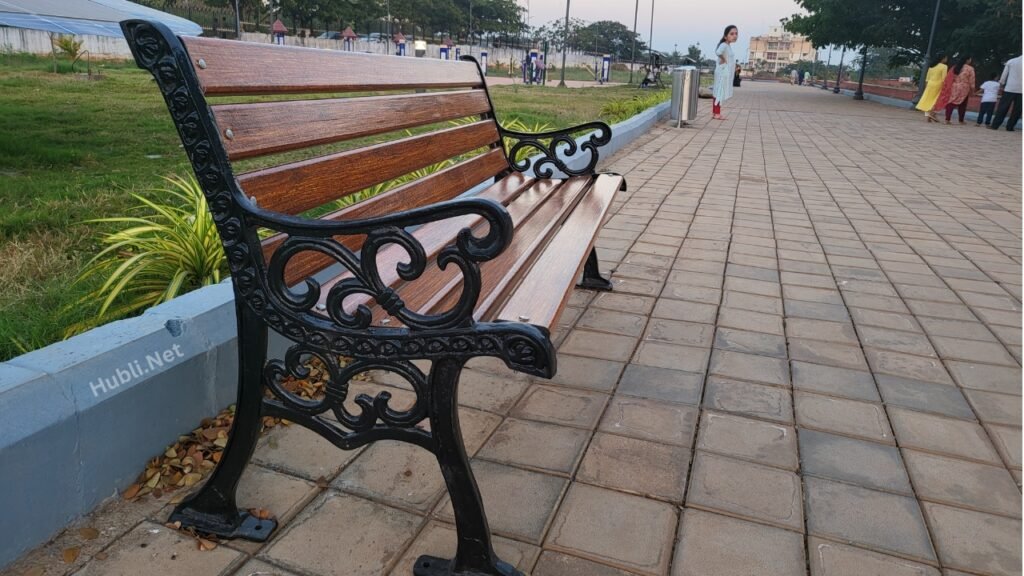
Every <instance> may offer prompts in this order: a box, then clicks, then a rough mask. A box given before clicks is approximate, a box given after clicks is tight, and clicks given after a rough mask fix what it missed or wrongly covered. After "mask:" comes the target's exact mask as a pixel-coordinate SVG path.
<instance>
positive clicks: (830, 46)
mask: <svg viewBox="0 0 1024 576" xmlns="http://www.w3.org/2000/svg"><path fill="white" fill-rule="evenodd" d="M829 66H832V45H831V44H829V45H828V61H827V62H825V73H824V74H822V76H824V77H825V82H824V83H823V84H822V85H821V89H822V90H828V69H829Z"/></svg>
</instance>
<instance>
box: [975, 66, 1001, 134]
mask: <svg viewBox="0 0 1024 576" xmlns="http://www.w3.org/2000/svg"><path fill="white" fill-rule="evenodd" d="M978 92H980V93H981V109H980V110H978V123H977V124H976V126H981V123H982V119H984V121H985V126H990V125H991V124H992V114H993V113H995V111H996V101H998V100H999V74H993V75H992V78H990V79H989V80H988V81H987V82H983V83H982V85H981V89H980V90H978Z"/></svg>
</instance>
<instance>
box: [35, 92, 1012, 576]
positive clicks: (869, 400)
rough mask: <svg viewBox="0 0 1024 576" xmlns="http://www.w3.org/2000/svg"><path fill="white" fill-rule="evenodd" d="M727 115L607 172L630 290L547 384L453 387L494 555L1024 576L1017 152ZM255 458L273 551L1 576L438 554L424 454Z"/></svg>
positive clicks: (851, 125)
mask: <svg viewBox="0 0 1024 576" xmlns="http://www.w3.org/2000/svg"><path fill="white" fill-rule="evenodd" d="M705 105H706V102H702V103H701V106H702V108H701V111H702V114H703V113H704V112H706V111H705V110H704V106H705ZM726 114H727V115H728V116H729V119H728V120H727V121H725V122H712V121H710V120H707V119H706V117H707V115H706V114H704V115H703V116H702V119H701V120H700V121H699V122H697V124H696V125H695V126H693V127H689V128H685V129H682V130H675V129H669V128H665V127H662V128H657V129H655V130H653V131H652V132H651V133H650V135H649V136H647V137H645V138H643V139H642V140H641V141H639V142H637V143H636V144H635V145H634V146H632V147H631V148H630V149H628V150H626V151H624V152H622V153H621V154H619V155H617V156H616V157H615V158H613V159H612V161H611V162H610V163H608V165H607V168H608V169H610V170H616V171H619V172H623V173H625V174H626V177H627V179H628V182H629V186H630V191H629V192H628V193H627V194H624V195H623V196H622V197H621V200H620V201H619V202H618V204H617V206H616V211H615V214H614V216H612V217H611V219H610V220H609V221H608V223H607V225H606V226H605V228H604V231H603V232H602V234H601V239H600V240H599V242H598V245H599V247H600V248H601V250H602V252H601V254H602V257H603V258H604V259H605V261H606V266H607V267H608V268H615V274H614V277H615V282H616V286H617V291H616V292H614V293H609V294H600V295H598V296H596V297H595V295H594V294H593V293H588V292H582V291H581V292H578V293H577V294H575V295H574V297H573V298H572V303H571V304H572V306H571V307H570V308H569V309H568V310H567V311H566V313H565V315H564V319H563V327H562V329H561V330H560V332H559V334H558V339H559V342H560V345H561V351H560V371H559V374H558V376H557V378H556V379H555V380H554V381H553V382H546V381H534V380H531V379H527V378H522V377H517V376H515V375H512V374H510V373H508V372H507V371H505V370H503V369H501V368H500V367H497V366H496V365H495V364H494V363H490V362H474V364H473V367H474V368H473V370H470V371H468V372H467V373H466V374H465V377H464V379H463V389H462V398H463V402H464V404H465V410H464V413H463V419H464V426H463V427H464V429H465V434H466V440H467V443H468V445H469V450H470V451H471V452H472V453H473V454H475V464H474V467H475V470H476V472H477V475H478V480H479V483H480V485H481V488H482V490H483V494H484V499H485V501H486V505H487V509H488V512H489V514H490V518H491V525H492V528H493V531H494V532H496V533H497V534H499V535H500V537H499V538H498V540H497V549H498V551H499V553H500V554H501V555H502V556H503V557H504V558H505V559H506V560H508V561H510V562H512V563H515V564H516V565H518V566H519V568H521V569H523V570H525V571H532V573H533V574H534V575H535V576H573V575H577V576H622V575H627V574H644V575H666V574H668V575H672V576H789V575H797V574H807V573H808V571H809V573H810V574H813V575H815V576H871V575H876V576H939V575H940V574H942V575H943V576H963V575H964V574H984V575H989V574H991V575H1003V574H1020V573H1021V520H1020V517H1021V492H1020V488H1019V483H1020V480H1021V398H1020V395H1021V368H1020V355H1021V302H1020V299H1021V265H1020V261H1021V188H1020V182H1021V164H1020V158H1021V140H1020V138H1019V136H1017V135H1016V134H1007V133H1006V132H999V133H993V132H991V131H987V130H984V129H979V128H975V127H973V126H962V127H961V126H950V127H947V126H937V125H934V124H933V125H926V124H925V123H924V122H923V121H921V119H920V118H919V116H918V115H916V114H912V113H910V112H906V111H901V110H896V109H893V108H887V107H883V106H880V105H876V104H872V103H856V102H853V101H851V100H850V99H848V98H845V97H841V96H835V95H832V94H831V93H824V92H823V91H820V90H815V89H811V88H798V87H791V86H783V85H765V84H757V83H745V84H744V86H743V87H742V88H741V89H740V90H739V91H738V93H737V97H736V98H735V99H734V100H732V101H730V102H729V103H728V105H727V106H726ZM385 380H386V379H385ZM377 388H379V386H378V387H377ZM357 391H358V390H357ZM393 392H394V394H395V396H396V397H398V398H400V397H402V396H403V395H405V394H407V392H406V391H404V390H401V389H398V388H395V389H394V391H393ZM256 461H257V462H258V465H256V466H252V467H251V468H250V470H249V472H248V473H247V474H248V476H247V478H246V479H245V480H244V485H243V487H242V502H243V503H244V505H246V506H252V507H263V508H267V509H269V510H271V511H272V512H273V513H274V514H276V515H277V516H278V517H279V518H280V519H281V520H282V521H283V524H284V526H283V528H282V529H281V530H280V532H279V533H278V534H277V535H276V537H275V538H274V539H273V540H272V541H271V542H270V543H269V544H267V545H266V546H264V547H262V548H260V547H258V546H255V545H252V544H245V543H233V544H227V545H222V546H219V547H217V548H216V549H215V550H212V551H206V552H200V551H198V550H196V544H195V542H194V541H192V540H189V539H187V538H184V537H182V536H180V535H178V534H177V533H175V532H173V531H171V530H169V529H167V528H165V527H163V526H162V525H161V523H162V522H163V521H164V520H165V519H166V517H167V516H166V515H167V511H168V508H167V506H166V497H165V498H164V500H163V501H158V502H154V501H152V500H151V501H149V502H148V503H135V504H128V503H124V502H116V503H113V504H112V505H110V506H108V507H107V508H106V509H105V510H103V511H101V513H100V514H98V515H97V516H96V517H94V518H90V519H87V520H85V521H83V522H82V523H81V526H89V527H95V528H97V529H99V530H100V536H99V538H96V539H93V540H84V539H83V537H82V535H81V534H82V533H81V532H79V531H78V530H77V528H78V526H79V525H76V527H75V528H73V529H71V530H69V531H68V533H66V534H65V535H64V536H62V537H61V538H59V539H58V540H57V541H56V542H54V543H53V544H51V545H50V546H48V547H46V548H44V549H42V550H39V551H37V552H36V553H34V554H33V555H31V556H30V557H29V558H27V559H25V561H24V562H23V563H22V564H20V565H19V567H18V568H17V570H25V569H28V568H30V567H31V566H34V565H35V566H43V567H45V571H37V572H26V573H31V574H43V573H45V574H61V573H70V572H72V571H74V570H75V569H78V568H80V567H82V566H84V568H83V569H82V570H81V571H80V572H78V573H79V574H83V575H98V574H131V575H137V574H168V575H178V574H181V575H188V576H206V575H210V576H213V575H229V574H240V575H250V574H281V575H296V576H301V575H308V576H312V575H338V576H360V575H376V574H401V575H407V574H410V566H411V564H412V561H413V559H414V558H415V557H416V556H417V555H418V554H420V553H423V552H427V551H429V552H431V553H433V554H436V555H448V554H450V553H451V552H452V546H453V531H452V527H451V524H450V523H449V521H450V519H451V516H450V511H449V508H448V505H447V503H446V498H445V496H444V492H443V487H442V481H441V477H440V474H439V473H438V472H437V470H436V467H435V466H434V465H433V463H432V460H431V457H430V456H429V455H428V454H427V453H426V452H423V451H420V450H418V449H415V448H412V447H408V446H402V445H396V444H385V443H381V444H379V445H376V446H373V447H371V448H369V449H366V450H363V451H361V452H358V453H343V452H340V451H337V450H335V449H334V448H333V447H331V446H330V445H328V444H327V443H326V442H325V441H322V440H319V439H318V438H317V437H316V436H314V435H313V434H312V433H310V432H307V431H306V430H303V429H300V428H298V427H291V428H284V429H276V430H274V431H273V432H272V433H270V434H269V435H268V436H267V437H265V438H264V439H263V441H262V444H261V446H260V447H259V448H258V453H257V456H256ZM318 479H319V481H318ZM73 546H80V547H81V552H82V553H81V556H80V557H79V559H77V560H76V561H74V562H73V563H72V564H63V563H61V561H60V555H61V552H62V550H64V549H66V548H69V547H73ZM15 573H17V572H15Z"/></svg>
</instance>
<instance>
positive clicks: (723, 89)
mask: <svg viewBox="0 0 1024 576" xmlns="http://www.w3.org/2000/svg"><path fill="white" fill-rule="evenodd" d="M738 36H739V30H738V29H737V28H736V27H735V26H732V25H729V26H726V27H725V33H724V34H722V39H721V40H719V41H718V47H717V48H715V54H717V55H718V65H717V66H715V85H714V87H713V88H712V91H711V94H712V96H714V100H713V101H712V116H711V118H713V119H715V120H725V116H722V102H725V101H726V100H728V99H729V98H732V79H733V74H734V73H735V70H736V56H734V55H733V53H732V44H733V42H736V38H737V37H738Z"/></svg>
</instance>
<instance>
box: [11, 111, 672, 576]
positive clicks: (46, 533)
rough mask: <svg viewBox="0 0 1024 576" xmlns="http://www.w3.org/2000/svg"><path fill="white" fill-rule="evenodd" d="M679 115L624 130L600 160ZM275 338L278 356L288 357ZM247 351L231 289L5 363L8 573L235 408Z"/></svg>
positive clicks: (195, 296) (222, 287) (646, 115)
mask: <svg viewBox="0 0 1024 576" xmlns="http://www.w3.org/2000/svg"><path fill="white" fill-rule="evenodd" d="M668 107H669V103H668V102H665V103H663V104H660V105H658V106H655V107H653V108H651V109H649V110H647V111H645V112H643V113H641V114H638V115H636V116H634V117H633V118H630V119H628V120H625V121H623V122H620V123H618V124H616V125H614V126H613V127H612V139H611V142H609V143H608V144H607V145H606V146H604V147H602V148H601V155H602V156H603V157H605V158H608V157H609V156H611V155H612V154H614V153H615V152H616V151H617V150H620V149H621V148H622V147H624V146H626V145H627V144H629V142H631V141H632V140H633V139H635V138H637V137H638V136H640V135H641V134H643V133H644V132H645V131H646V130H647V129H648V128H650V127H651V126H652V125H653V124H655V123H656V122H658V121H659V119H661V118H663V117H664V116H666V115H667V114H668ZM583 138H586V136H583V137H581V138H580V140H582V139H583ZM585 156H586V155H583V157H581V158H578V159H576V160H575V161H574V162H571V163H570V165H572V166H577V167H578V166H582V165H585V164H586V162H587V160H588V158H586V157H585ZM486 185H487V183H484V184H481V185H480V186H477V187H475V188H474V189H473V190H471V191H470V192H469V193H468V194H473V193H476V192H478V191H479V190H482V189H483V188H485V187H486ZM273 336H276V335H273V334H272V337H271V352H272V353H273V352H276V351H278V350H282V351H283V347H284V345H285V343H284V342H283V341H282V340H283V339H281V338H280V337H277V338H274V337H273ZM236 349H237V338H236V322H235V307H234V292H233V289H232V286H231V283H230V281H226V282H223V283H221V284H218V285H216V286H208V287H206V288H202V289H200V290H195V291H193V292H190V293H188V294H185V295H182V296H180V297H178V298H175V299H174V300H173V301H171V302H168V303H166V304H162V305H160V306H156V307H154V308H152V309H150V310H148V311H146V312H145V313H144V314H143V315H142V316H139V317H137V318H129V319H126V320H119V321H117V322H111V323H110V324H106V325H104V326H100V327H98V328H95V329H93V330H90V331H88V332H86V333H84V334H80V335H78V336H75V337H74V338H71V339H69V340H66V341H63V342H57V343H55V344H51V345H50V346H47V347H45V348H41V349H39V350H35V351H33V352H29V353H28V354H24V355H22V356H18V357H17V358H13V359H11V360H10V361H8V362H4V363H0V422H3V426H2V427H0V486H3V488H4V489H3V491H0V510H3V511H4V519H3V523H4V525H5V526H10V527H15V526H17V527H18V529H17V530H4V531H3V532H4V534H3V538H0V568H2V567H4V566H6V565H7V564H9V563H10V562H12V561H14V560H15V559H16V558H17V557H18V556H20V555H21V554H23V553H25V552H26V551H28V550H30V549H32V548H34V547H36V546H38V545H40V544H42V543H44V542H46V541H47V540H48V539H49V538H51V537H52V536H54V535H55V534H57V533H58V532H59V531H60V530H61V529H63V528H64V527H65V526H66V525H68V524H69V523H70V522H72V521H73V520H75V519H76V518H78V517H79V516H82V515H84V514H87V513H88V512H89V511H91V510H92V509H93V508H95V507H96V506H97V505H98V504H100V503H101V502H102V501H103V500H105V499H107V498H110V497H111V496H115V495H116V494H117V491H118V490H121V489H123V488H125V487H127V486H128V485H130V484H131V483H132V482H134V480H135V477H136V476H137V474H138V473H139V471H140V470H141V469H142V466H143V465H144V464H145V463H146V461H147V460H149V459H150V458H152V457H153V456H154V455H155V454H157V453H159V452H160V451H162V450H163V449H164V447H165V446H166V445H167V444H168V443H170V442H171V441H173V440H174V439H175V438H177V436H178V435H179V434H182V433H186V432H188V431H189V430H191V429H192V428H193V427H194V426H196V424H197V423H198V422H199V421H200V420H202V419H203V418H206V417H208V416H211V415H213V414H216V413H217V411H219V410H221V409H222V408H224V407H225V406H227V405H229V404H231V403H232V402H234V401H235V389H236V378H237V373H238V372H237V366H236V364H235V363H236V362H237V358H236ZM183 399H188V401H187V402H183V401H182V400H183ZM172 407H173V409H172Z"/></svg>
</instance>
